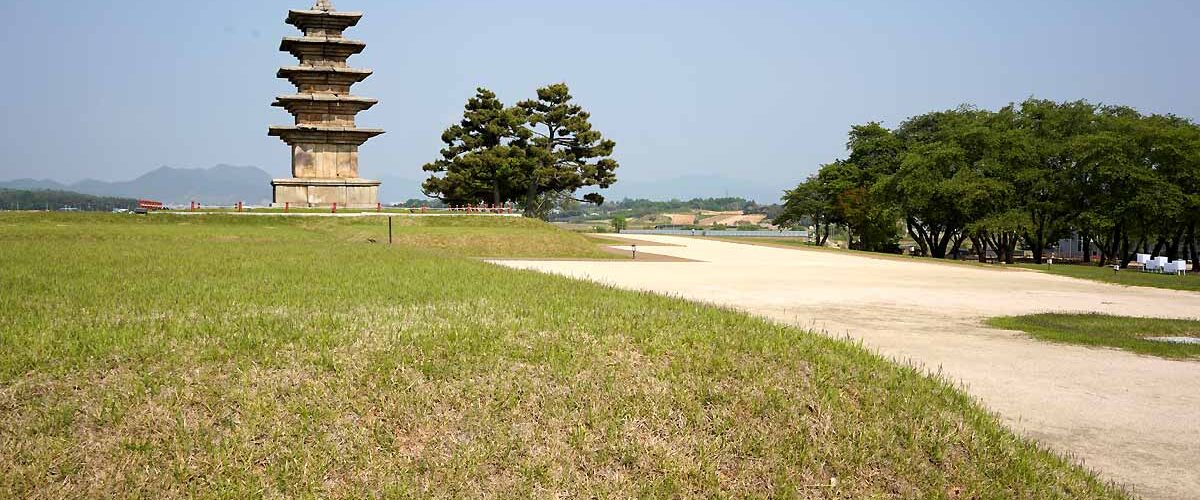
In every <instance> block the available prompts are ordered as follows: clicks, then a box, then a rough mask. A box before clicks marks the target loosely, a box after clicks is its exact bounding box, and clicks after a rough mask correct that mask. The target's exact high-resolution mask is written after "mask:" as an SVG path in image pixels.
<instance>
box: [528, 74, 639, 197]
mask: <svg viewBox="0 0 1200 500" xmlns="http://www.w3.org/2000/svg"><path fill="white" fill-rule="evenodd" d="M537 96H538V97H537V99H534V100H528V101H522V102H520V103H518V104H517V106H518V107H519V108H520V109H521V110H522V111H523V112H524V116H525V118H526V120H527V123H528V125H529V128H528V129H527V130H528V131H529V132H531V133H532V135H533V137H532V138H531V139H530V141H529V145H528V148H526V150H525V151H526V154H525V157H526V158H528V159H529V160H530V161H529V162H527V163H524V166H525V168H526V170H525V172H523V175H522V180H523V182H524V183H525V196H524V198H525V203H524V205H525V212H526V215H529V216H537V215H539V214H544V213H547V212H548V211H549V209H548V208H547V207H546V206H545V204H546V202H547V200H548V199H547V198H546V197H544V196H542V195H543V194H545V193H556V195H555V196H552V197H550V199H554V200H557V199H558V196H562V195H566V196H571V197H573V195H574V193H575V192H576V191H578V190H579V189H582V188H584V187H590V186H596V187H599V188H607V187H609V186H612V185H613V184H615V183H616V182H617V177H616V170H617V168H618V166H619V165H618V163H617V161H616V160H614V159H613V158H612V154H613V149H614V148H615V147H616V143H615V142H613V141H611V140H608V139H605V138H604V137H603V136H602V135H601V133H600V132H599V131H597V130H594V129H593V128H592V124H591V122H590V119H591V115H590V114H589V113H588V112H586V111H584V110H583V108H582V107H581V106H579V105H577V104H572V102H571V101H572V99H573V98H572V96H571V93H570V89H569V88H568V87H567V85H566V84H565V83H556V84H553V85H550V86H547V87H544V88H541V89H538V91H537ZM580 201H586V202H589V203H595V204H597V205H599V204H602V203H604V197H603V196H601V195H600V194H599V193H588V194H586V195H585V196H584V197H583V198H582V199H581V200H580Z"/></svg>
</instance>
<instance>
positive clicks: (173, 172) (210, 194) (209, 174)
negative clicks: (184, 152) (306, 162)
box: [0, 165, 271, 205]
mask: <svg viewBox="0 0 1200 500" xmlns="http://www.w3.org/2000/svg"><path fill="white" fill-rule="evenodd" d="M0 188H9V189H31V190H39V189H51V190H59V191H74V192H76V193H83V194H90V195H95V196H119V197H128V198H144V199H151V200H157V201H161V202H164V203H168V204H180V205H182V204H187V203H190V202H192V201H198V202H200V203H202V204H206V205H233V204H235V203H237V202H239V201H244V202H246V203H248V204H265V203H270V202H271V176H270V175H269V174H267V173H266V172H264V171H263V170H262V169H259V168H256V167H235V166H232V165H218V166H215V167H213V168H205V169H183V168H171V167H162V168H159V169H156V170H153V171H151V172H149V173H147V174H145V175H143V176H141V177H138V178H136V179H134V180H131V181H121V182H105V181H98V180H94V179H88V180H83V181H79V182H76V183H73V184H63V183H60V182H56V181H52V180H35V179H18V180H15V181H7V182H0Z"/></svg>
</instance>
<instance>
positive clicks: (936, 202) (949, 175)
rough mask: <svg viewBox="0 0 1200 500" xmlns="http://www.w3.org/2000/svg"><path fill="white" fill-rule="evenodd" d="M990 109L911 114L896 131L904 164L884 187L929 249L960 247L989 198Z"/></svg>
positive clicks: (940, 251) (942, 252)
mask: <svg viewBox="0 0 1200 500" xmlns="http://www.w3.org/2000/svg"><path fill="white" fill-rule="evenodd" d="M987 116H988V113H987V112H984V111H979V110H976V109H973V108H969V107H962V108H959V109H957V110H952V111H942V112H936V113H928V114H925V115H921V116H917V117H915V118H910V119H909V120H908V121H906V122H904V124H902V125H901V126H900V128H899V129H897V131H896V132H895V135H896V137H897V138H898V139H899V140H900V141H901V142H903V144H904V152H903V153H901V157H900V162H899V168H897V169H896V170H895V171H894V172H893V173H890V174H888V175H886V176H884V177H883V178H882V179H881V182H880V190H881V191H882V192H883V193H885V195H886V196H887V198H888V199H889V200H890V201H891V202H892V203H894V204H895V205H896V206H897V207H898V208H899V209H900V212H901V213H902V214H903V215H904V221H905V226H906V227H907V229H908V233H909V234H910V235H912V236H913V239H915V240H916V242H917V244H918V245H920V247H921V249H922V250H923V251H924V252H926V253H927V254H928V255H930V256H933V257H935V258H944V257H946V255H947V253H948V252H951V253H956V252H957V250H958V249H959V248H960V246H961V245H962V242H963V240H964V239H966V238H967V237H968V236H969V234H968V233H967V225H968V224H969V223H970V222H971V221H972V215H973V213H974V212H977V211H978V210H979V208H980V207H977V206H976V203H978V202H979V200H983V199H986V198H987V192H986V191H987V187H988V186H987V183H988V182H987V178H986V177H985V176H984V175H983V173H982V172H981V168H982V163H983V162H984V161H985V159H986V157H987V154H988V152H989V151H990V142H991V141H992V140H993V139H992V134H991V130H990V129H989V128H988V125H987Z"/></svg>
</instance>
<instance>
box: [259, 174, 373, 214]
mask: <svg viewBox="0 0 1200 500" xmlns="http://www.w3.org/2000/svg"><path fill="white" fill-rule="evenodd" d="M379 184H380V182H379V181H369V180H366V179H275V180H273V181H271V186H272V187H274V188H275V197H274V198H273V199H274V203H272V204H271V206H273V207H283V206H285V205H286V206H291V207H295V208H305V207H332V206H333V204H334V203H337V206H338V208H375V207H377V206H378V204H379Z"/></svg>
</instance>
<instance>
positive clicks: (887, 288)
mask: <svg viewBox="0 0 1200 500" xmlns="http://www.w3.org/2000/svg"><path fill="white" fill-rule="evenodd" d="M637 238H638V239H640V240H646V241H653V242H658V243H666V244H671V245H677V246H656V247H653V248H644V249H641V250H642V251H643V252H646V253H655V254H661V255H665V256H670V257H675V258H679V259H689V260H693V261H699V262H632V261H616V262H603V261H599V262H571V261H552V262H544V261H511V262H500V263H501V264H503V265H507V266H510V267H514V268H520V269H533V270H539V271H543V272H551V273H557V274H563V275H567V276H572V277H577V278H583V279H590V280H593V281H598V282H602V283H607V284H611V285H615V286H618V287H622V288H628V289H636V290H647V291H654V292H660V293H666V294H671V295H676V296H682V297H685V298H689V299H693V300H699V301H703V302H709V303H714V304H721V305H726V306H732V307H735V308H738V309H742V310H745V311H748V312H751V313H755V314H759V315H762V316H765V317H768V318H772V319H775V320H779V321H783V322H787V323H790V324H793V325H797V326H801V327H805V328H809V329H813V330H815V331H822V332H824V333H826V334H828V335H832V336H836V337H842V338H845V337H847V336H848V337H850V338H853V339H858V340H861V341H862V342H863V343H864V344H865V345H866V346H867V347H868V348H870V349H873V350H875V351H877V352H879V353H881V354H884V355H886V356H889V357H892V358H895V359H898V360H902V361H907V362H912V363H914V364H918V365H921V366H924V367H926V368H927V369H929V370H931V371H939V370H940V371H941V372H942V373H943V374H944V375H946V376H947V377H949V378H950V379H952V380H956V381H959V382H961V383H962V384H963V385H964V386H965V387H966V389H967V390H968V392H970V393H971V394H973V395H975V396H977V397H979V398H980V399H981V400H982V401H983V402H984V404H986V405H987V406H988V407H990V408H991V409H993V410H994V411H996V412H997V413H999V414H1000V416H1001V418H1002V419H1003V420H1004V421H1005V422H1006V423H1007V424H1008V425H1009V426H1011V427H1012V428H1014V429H1016V430H1017V431H1019V432H1021V433H1024V434H1025V435H1027V436H1030V437H1033V438H1035V439H1037V440H1039V441H1040V442H1042V443H1044V444H1047V445H1049V446H1051V447H1052V448H1055V449H1057V450H1059V451H1061V452H1064V453H1068V454H1071V455H1072V456H1074V457H1076V458H1078V459H1080V460H1082V461H1083V462H1084V465H1085V466H1087V467H1089V468H1092V469H1096V470H1098V471H1099V472H1100V473H1101V474H1102V475H1103V476H1105V477H1107V478H1109V479H1113V480H1116V481H1118V482H1121V483H1124V484H1127V485H1130V486H1131V487H1132V488H1133V489H1134V491H1135V493H1138V494H1139V495H1142V496H1145V497H1147V498H1197V497H1200V362H1196V361H1170V360H1165V359H1159V358H1154V357H1149V356H1140V355H1135V354H1131V353H1127V352H1123V351H1117V350H1111V349H1095V348H1085V347H1077V346H1069V345H1058V344H1050V343H1045V342H1037V341H1034V340H1031V339H1030V338H1028V337H1027V336H1025V335H1024V334H1021V333H1019V332H1009V331H1001V330H994V329H990V328H987V327H985V326H983V325H982V323H981V322H982V320H983V319H984V318H987V317H993V316H1003V315H1013V314H1027V313H1038V312H1081V311H1095V312H1105V313H1111V314H1121V315H1139V316H1155V317H1168V318H1200V294H1197V293H1188V292H1177V291H1171V290H1160V289H1152V288H1139V287H1119V286H1115V285H1106V284H1101V283H1095V282H1090V281H1083V280H1075V279H1071V278H1064V277H1060V276H1052V275H1048V274H1042V273H1036V272H1030V271H1021V270H1003V269H991V268H983V267H979V268H976V267H972V266H961V265H947V264H937V263H924V262H920V261H912V262H907V261H898V260H889V259H878V258H871V257H863V256H858V255H853V254H850V253H838V252H823V251H816V250H800V249H785V248H772V247H765V246H754V245H746V244H737V243H728V242H721V241H713V240H701V239H692V238H679V237H670V236H644V235H639V236H638V237H637Z"/></svg>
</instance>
